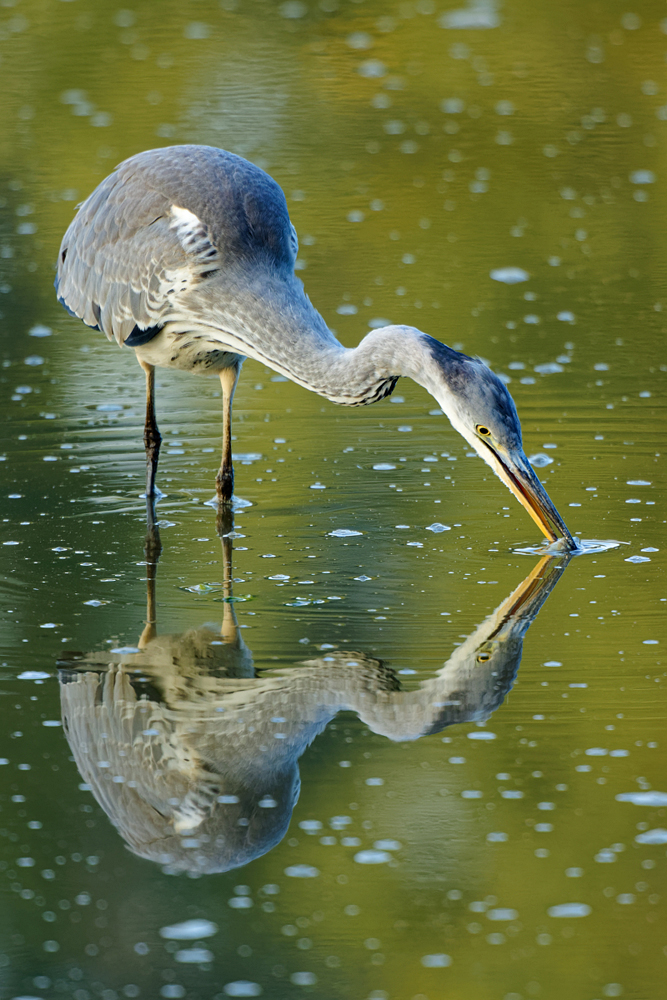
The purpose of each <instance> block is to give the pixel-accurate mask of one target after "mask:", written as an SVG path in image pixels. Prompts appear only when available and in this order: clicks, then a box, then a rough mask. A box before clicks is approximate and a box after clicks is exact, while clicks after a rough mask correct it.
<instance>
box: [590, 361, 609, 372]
mask: <svg viewBox="0 0 667 1000" xmlns="http://www.w3.org/2000/svg"><path fill="white" fill-rule="evenodd" d="M593 368H594V369H595V371H596V372H608V371H609V365H608V364H605V362H604V361H598V363H597V364H596V365H593Z"/></svg>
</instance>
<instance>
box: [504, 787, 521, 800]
mask: <svg viewBox="0 0 667 1000" xmlns="http://www.w3.org/2000/svg"><path fill="white" fill-rule="evenodd" d="M500 794H501V796H502V798H503V799H522V798H523V797H524V793H523V792H521V791H519V789H518V788H501V790H500Z"/></svg>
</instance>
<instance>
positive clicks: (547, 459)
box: [528, 451, 553, 469]
mask: <svg viewBox="0 0 667 1000" xmlns="http://www.w3.org/2000/svg"><path fill="white" fill-rule="evenodd" d="M528 461H529V462H530V464H531V465H534V466H535V468H536V469H543V468H544V467H545V466H547V465H551V464H552V462H553V458H551V456H550V455H545V454H544V452H542V451H538V452H537V453H536V454H535V455H529V456H528Z"/></svg>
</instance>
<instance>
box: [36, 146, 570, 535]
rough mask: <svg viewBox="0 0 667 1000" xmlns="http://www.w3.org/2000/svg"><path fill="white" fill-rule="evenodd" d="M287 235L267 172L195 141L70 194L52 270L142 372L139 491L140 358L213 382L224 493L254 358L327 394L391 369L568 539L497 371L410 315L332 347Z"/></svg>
mask: <svg viewBox="0 0 667 1000" xmlns="http://www.w3.org/2000/svg"><path fill="white" fill-rule="evenodd" d="M297 250H298V241H297V236H296V232H295V229H294V226H293V225H292V224H291V222H290V218H289V214H288V211H287V204H286V202H285V196H284V194H283V192H282V190H281V188H280V187H279V185H278V184H277V183H276V181H274V180H273V179H272V178H271V177H270V176H269V175H268V174H266V173H265V172H264V171H263V170H261V169H260V168H259V167H257V166H255V165H254V164H252V163H249V162H248V161H247V160H244V159H243V158H242V157H240V156H236V155H235V154H233V153H228V152H225V151H224V150H222V149H215V148H213V147H211V146H194V145H193V146H188V145H186V146H170V147H166V148H163V149H151V150H147V151H144V152H142V153H138V154H136V155H135V156H131V157H130V158H129V159H127V160H125V161H124V162H123V163H121V164H120V165H119V166H118V167H117V168H116V169H115V170H114V171H113V173H111V174H110V175H109V176H108V177H107V178H106V179H105V180H103V181H102V182H101V184H100V185H99V186H98V187H97V188H96V189H95V190H94V191H93V193H92V194H91V195H90V196H89V197H88V198H87V199H86V200H85V201H84V202H83V203H82V205H81V206H80V208H79V211H78V213H77V215H76V216H75V218H74V220H73V221H72V223H71V225H70V226H69V228H68V230H67V232H66V233H65V236H64V238H63V241H62V244H61V247H60V253H59V255H58V266H57V275H56V281H55V285H56V290H57V294H58V298H59V300H60V302H61V303H62V304H63V305H64V306H65V308H66V309H68V310H69V312H70V313H72V314H73V315H74V316H77V317H79V318H80V319H82V320H83V321H84V323H86V324H88V326H90V327H93V328H94V329H97V330H100V331H102V332H103V333H105V334H106V336H107V337H108V338H109V340H114V339H115V340H116V341H117V342H118V344H119V345H120V346H121V347H122V346H125V347H131V348H133V349H134V351H135V353H136V355H137V359H138V361H139V364H140V365H141V367H142V368H143V370H144V372H145V375H146V422H145V428H144V443H145V448H146V495H147V497H152V496H154V494H155V474H156V470H157V463H158V455H159V449H160V441H161V438H160V433H159V430H158V426H157V422H156V417H155V382H154V378H155V367H156V366H160V367H167V368H176V369H180V370H183V371H189V372H193V373H195V374H199V375H217V376H218V377H219V378H220V382H221V386H222V397H223V419H222V425H223V443H222V463H221V466H220V471H219V472H218V475H217V478H216V483H217V494H218V499H219V501H220V502H221V503H225V502H229V501H230V500H231V496H232V489H233V483H234V473H233V467H232V452H231V419H232V400H233V397H234V390H235V388H236V383H237V381H238V377H239V373H240V369H241V365H242V363H243V361H244V360H245V358H246V357H251V358H255V359H256V360H257V361H261V362H263V363H264V364H266V365H268V367H269V368H272V369H274V370H275V371H276V372H278V373H280V374H281V375H284V376H286V377H287V378H289V379H291V380H292V381H294V382H296V383H298V384H299V385H302V386H304V387H305V388H306V389H310V390H312V391H313V392H316V393H319V394H320V395H321V396H324V397H326V398H327V399H330V400H332V401H333V402H336V403H342V404H345V405H348V406H362V405H365V404H368V403H374V402H376V401H377V400H379V399H382V398H383V397H384V396H388V395H389V394H390V393H391V392H392V391H393V389H394V386H395V385H396V382H397V380H398V379H399V378H400V377H402V376H407V377H409V378H412V379H414V381H415V382H417V383H419V385H422V386H423V387H424V388H425V389H426V390H427V391H428V392H430V393H431V395H432V396H433V397H434V398H435V399H436V401H437V402H438V404H439V406H440V407H441V409H442V410H443V412H444V413H445V414H446V415H447V417H448V418H449V420H450V421H451V423H452V425H453V426H454V428H455V429H456V430H457V431H458V432H459V433H460V434H462V435H463V437H464V438H465V440H466V441H467V442H468V443H469V444H470V445H471V446H472V447H473V448H474V450H475V451H476V452H477V453H478V454H479V455H480V456H481V457H482V458H483V459H484V461H485V462H486V463H487V464H488V465H490V466H491V468H492V469H493V471H494V472H495V473H496V475H497V476H499V477H500V479H501V480H502V481H503V482H504V483H505V485H506V486H507V487H508V488H509V489H510V490H511V492H512V493H513V494H514V496H515V497H516V498H517V499H518V500H519V502H520V503H521V504H522V505H523V506H524V507H525V508H526V510H527V511H528V513H529V514H530V516H531V517H532V518H533V520H534V521H535V522H536V524H537V525H538V526H539V528H540V529H541V531H542V532H543V533H544V534H545V535H546V537H547V538H548V539H549V540H550V541H556V540H557V539H558V538H559V537H560V538H562V539H563V540H564V544H565V546H566V547H567V548H571V549H575V548H576V543H575V542H574V540H573V538H572V536H571V534H570V532H569V531H568V529H567V527H566V525H565V522H564V521H563V519H562V518H561V516H560V514H559V513H558V511H557V510H556V508H555V506H554V504H553V503H552V501H551V499H550V498H549V496H548V494H547V493H546V491H545V490H544V488H543V486H542V484H541V483H540V481H539V479H538V478H537V476H536V475H535V473H534V471H533V469H532V467H531V465H530V463H529V462H528V459H527V458H526V456H525V454H524V452H523V447H522V441H521V425H520V423H519V418H518V415H517V412H516V408H515V406H514V402H513V400H512V397H511V396H510V394H509V392H508V391H507V388H506V386H505V385H504V384H503V382H502V381H501V380H500V379H499V378H498V376H497V375H495V374H494V373H493V372H492V371H491V370H490V369H489V368H488V367H487V366H486V365H485V364H484V363H483V362H482V361H481V360H479V359H478V358H472V357H468V356H467V355H465V354H462V353H460V352H459V351H455V350H453V349H452V348H450V347H447V346H446V345H445V344H442V343H440V341H438V340H435V339H434V338H433V337H430V336H428V334H425V333H422V331H421V330H418V329H416V328H414V327H410V326H393V325H392V326H386V327H383V328H382V329H379V330H372V331H371V332H370V333H368V334H367V335H366V336H365V337H364V338H363V340H362V341H361V343H360V344H359V346H358V347H355V348H349V349H348V348H345V347H343V346H342V344H340V343H339V341H338V340H337V339H336V337H335V336H334V334H333V332H332V331H331V330H330V329H329V328H328V327H327V325H326V323H325V322H324V320H323V318H322V317H321V316H320V314H319V313H318V312H317V310H316V309H315V308H314V307H313V305H312V304H311V302H310V300H309V299H308V297H307V295H306V294H305V291H304V288H303V284H302V282H301V281H300V280H299V279H298V278H297V277H296V275H295V273H294V263H295V260H296V255H297Z"/></svg>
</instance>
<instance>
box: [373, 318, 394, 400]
mask: <svg viewBox="0 0 667 1000" xmlns="http://www.w3.org/2000/svg"><path fill="white" fill-rule="evenodd" d="M368 325H369V327H370V328H371V330H381V329H382V327H384V326H391V320H389V319H384V317H382V316H376V318H375V319H369V321H368ZM391 398H392V401H393V399H394V397H393V396H392V397H391ZM401 402H402V400H401Z"/></svg>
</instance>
